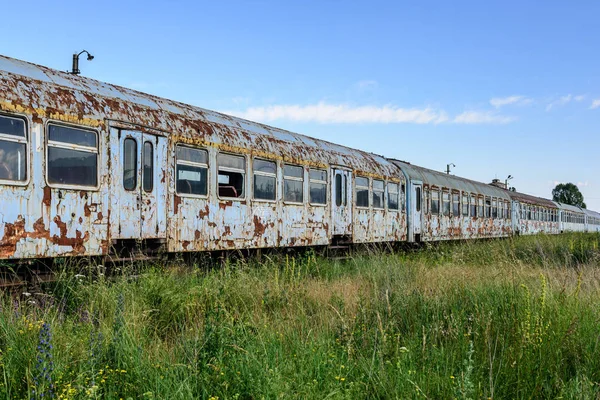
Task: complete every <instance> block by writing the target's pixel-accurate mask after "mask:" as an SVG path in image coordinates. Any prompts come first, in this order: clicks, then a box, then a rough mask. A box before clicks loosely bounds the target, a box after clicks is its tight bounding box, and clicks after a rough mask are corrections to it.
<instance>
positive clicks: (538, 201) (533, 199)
mask: <svg viewBox="0 0 600 400" xmlns="http://www.w3.org/2000/svg"><path fill="white" fill-rule="evenodd" d="M507 192H508V195H509V196H510V198H511V199H513V200H515V201H518V202H520V203H527V204H534V205H538V206H544V207H548V208H558V205H557V204H556V203H555V202H553V201H552V200H548V199H544V198H542V197H537V196H532V195H530V194H525V193H521V192H512V191H510V190H509V191H507Z"/></svg>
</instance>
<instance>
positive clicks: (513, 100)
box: [490, 96, 533, 108]
mask: <svg viewBox="0 0 600 400" xmlns="http://www.w3.org/2000/svg"><path fill="white" fill-rule="evenodd" d="M532 102H533V100H532V99H530V98H528V97H525V96H508V97H494V98H493V99H490V104H491V105H492V106H494V107H496V108H500V107H503V106H508V105H518V106H524V105H526V104H530V103H532Z"/></svg>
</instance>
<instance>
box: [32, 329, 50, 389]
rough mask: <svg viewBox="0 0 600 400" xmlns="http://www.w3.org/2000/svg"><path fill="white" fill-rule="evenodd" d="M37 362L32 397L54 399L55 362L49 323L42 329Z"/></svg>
mask: <svg viewBox="0 0 600 400" xmlns="http://www.w3.org/2000/svg"><path fill="white" fill-rule="evenodd" d="M36 361H37V363H36V366H35V371H36V375H35V377H34V379H33V381H34V384H35V389H33V390H32V396H31V397H32V398H36V397H49V398H52V397H54V384H53V382H52V373H53V372H54V362H53V361H52V333H51V332H50V325H49V324H48V323H44V324H43V325H42V328H41V329H40V334H39V341H38V346H37V357H36Z"/></svg>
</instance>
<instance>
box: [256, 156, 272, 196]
mask: <svg viewBox="0 0 600 400" xmlns="http://www.w3.org/2000/svg"><path fill="white" fill-rule="evenodd" d="M252 171H253V173H254V198H255V199H257V200H271V201H274V200H275V199H276V196H277V163H276V162H275V161H267V160H261V159H258V158H255V159H254V168H253V170H252Z"/></svg>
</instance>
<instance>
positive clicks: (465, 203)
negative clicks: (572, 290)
mask: <svg viewBox="0 0 600 400" xmlns="http://www.w3.org/2000/svg"><path fill="white" fill-rule="evenodd" d="M460 200H461V203H460V216H461V217H469V194H468V193H467V192H462V193H461V194H460ZM465 210H466V211H467V212H465Z"/></svg>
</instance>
